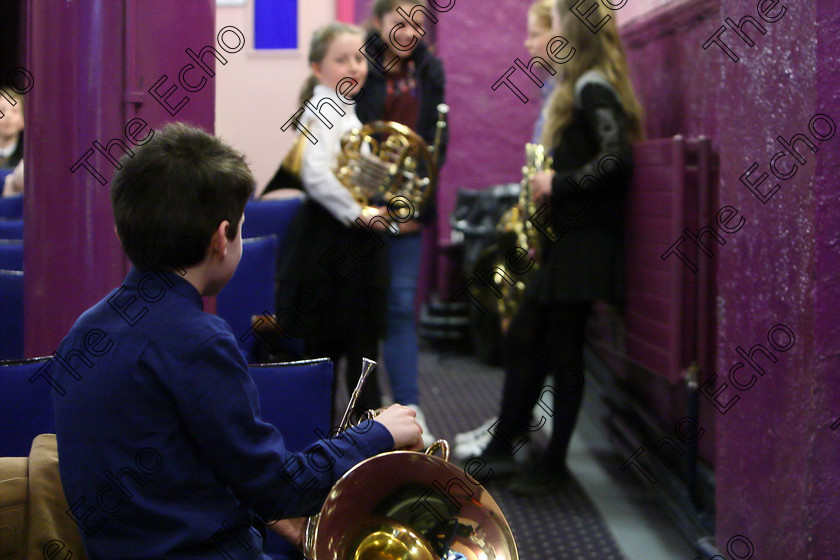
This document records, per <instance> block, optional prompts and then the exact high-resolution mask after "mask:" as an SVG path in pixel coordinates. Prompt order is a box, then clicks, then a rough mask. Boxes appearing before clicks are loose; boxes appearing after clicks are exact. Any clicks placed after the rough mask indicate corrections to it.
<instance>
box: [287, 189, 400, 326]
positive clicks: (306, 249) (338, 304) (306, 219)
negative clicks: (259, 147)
mask: <svg viewBox="0 0 840 560" xmlns="http://www.w3.org/2000/svg"><path fill="white" fill-rule="evenodd" d="M284 245H285V247H283V249H281V251H280V252H279V254H278V258H277V285H276V305H277V314H278V321H279V323H280V324H281V326H282V327H283V328H284V329H285V330H287V331H289V333H290V334H291V335H292V336H293V337H295V338H304V339H308V340H310V341H311V340H318V341H324V340H342V339H346V338H348V337H350V335H352V334H353V333H354V332H355V331H356V330H357V329H367V330H368V331H369V332H371V333H373V334H375V335H376V336H377V337H379V336H381V335H382V334H383V333H384V331H385V317H386V315H385V314H386V310H387V295H388V286H389V277H388V261H387V235H385V234H382V233H379V232H372V231H369V230H366V229H364V228H362V227H359V226H352V227H347V226H345V225H343V224H342V223H341V222H339V221H338V220H336V219H335V218H333V217H332V215H330V214H329V213H328V212H327V211H326V210H325V209H324V208H323V207H322V206H321V205H320V204H318V203H316V202H313V201H307V202H305V203H304V205H303V206H302V207H301V210H300V212H298V215H297V216H296V217H295V220H294V221H293V222H292V225H291V227H290V230H289V233H288V236H287V238H286V242H285V243H284Z"/></svg>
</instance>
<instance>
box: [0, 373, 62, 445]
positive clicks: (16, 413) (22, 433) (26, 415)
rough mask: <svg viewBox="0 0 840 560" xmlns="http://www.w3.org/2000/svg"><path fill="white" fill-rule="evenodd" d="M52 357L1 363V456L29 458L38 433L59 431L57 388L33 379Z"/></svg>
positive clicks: (39, 379)
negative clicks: (54, 396)
mask: <svg viewBox="0 0 840 560" xmlns="http://www.w3.org/2000/svg"><path fill="white" fill-rule="evenodd" d="M48 359H49V358H32V359H29V360H16V361H6V362H0V426H2V427H0V457H27V456H29V450H30V449H31V448H32V440H33V439H35V436H37V435H39V434H54V433H55V415H54V414H53V407H52V395H51V392H52V391H53V389H52V387H51V386H50V385H49V383H47V381H45V380H44V379H43V378H36V379H35V381H34V382H31V383H30V381H29V379H30V378H31V377H32V376H33V375H35V373H36V372H37V371H38V369H39V368H40V367H41V366H42V365H44V363H45V362H46V361H47V360H48Z"/></svg>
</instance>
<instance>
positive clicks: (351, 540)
mask: <svg viewBox="0 0 840 560" xmlns="http://www.w3.org/2000/svg"><path fill="white" fill-rule="evenodd" d="M435 449H443V452H444V456H445V458H440V457H436V456H434V455H432V453H434V450H435ZM448 455H449V446H448V444H447V443H446V442H445V441H442V440H439V441H437V442H435V444H433V445H432V446H431V447H430V448H429V450H428V451H427V452H426V453H418V452H413V451H392V452H389V453H383V454H380V455H377V456H375V457H371V458H369V459H367V460H365V461H362V462H361V463H359V464H357V465H356V466H355V467H353V468H352V469H350V470H349V471H348V472H347V473H345V474H344V476H343V477H341V479H339V481H338V482H337V483H336V484H335V485H334V486H333V488H332V490H331V492H330V494H329V496H327V499H326V500H325V502H324V504H323V506H322V508H321V513H320V514H319V516H318V520H317V523H316V524H315V526H314V528H313V531H314V534H313V535H311V536H312V540H311V541H310V542H311V543H312V549H310V550H306V551H305V552H306V556H307V557H308V558H310V559H311V560H397V559H399V560H518V558H519V554H518V552H517V550H516V543H515V542H514V539H513V533H512V531H511V529H510V526H509V525H508V523H507V520H506V519H505V517H504V515H503V514H502V511H501V509H500V508H499V506H498V505H497V504H496V502H495V500H493V498H492V497H491V496H490V494H489V493H488V492H487V490H485V489H484V487H483V486H481V485H480V484H478V483H477V482H476V481H475V480H473V479H472V478H471V477H469V476H467V475H466V474H465V473H464V471H463V470H462V469H460V468H458V467H457V466H455V465H454V464H452V463H450V462H449V461H448Z"/></svg>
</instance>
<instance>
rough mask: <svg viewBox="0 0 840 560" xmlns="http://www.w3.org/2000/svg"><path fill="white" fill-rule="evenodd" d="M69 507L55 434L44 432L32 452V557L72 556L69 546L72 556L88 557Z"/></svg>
mask: <svg viewBox="0 0 840 560" xmlns="http://www.w3.org/2000/svg"><path fill="white" fill-rule="evenodd" d="M67 509H68V506H67V500H66V499H65V498H64V491H63V490H62V488H61V477H60V476H59V473H58V449H57V447H56V441H55V434H41V435H40V436H38V437H36V438H35V439H34V440H33V441H32V450H31V451H30V452H29V533H28V535H27V539H26V541H27V542H26V546H27V551H28V553H29V558H70V556H68V554H67V551H68V550H69V551H70V552H72V553H73V556H72V558H79V559H85V558H86V556H85V549H84V546H83V545H82V537H81V534H80V533H79V527H78V525H76V523H75V522H74V521H73V519H72V518H71V517H70V516H69V515H67V513H66V512H67Z"/></svg>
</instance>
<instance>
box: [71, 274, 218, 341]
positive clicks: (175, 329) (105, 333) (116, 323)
mask: <svg viewBox="0 0 840 560" xmlns="http://www.w3.org/2000/svg"><path fill="white" fill-rule="evenodd" d="M217 336H221V337H225V338H231V339H233V333H232V332H231V330H230V326H229V325H228V324H227V322H226V321H225V320H224V319H222V318H221V317H218V316H216V315H212V314H210V313H206V312H204V310H203V304H202V299H201V296H200V295H199V294H198V292H197V291H196V290H195V288H193V287H192V285H190V284H189V283H188V282H186V281H185V280H183V279H182V278H179V277H177V276H176V275H170V276H160V275H154V274H153V273H147V274H142V273H140V275H138V274H136V273H134V272H133V273H132V274H129V276H128V277H127V278H126V280H125V281H124V282H123V284H121V285H120V286H118V287H117V288H114V289H113V290H112V291H111V292H110V293H109V294H108V295H107V296H105V297H104V298H103V299H102V300H100V301H99V302H98V303H96V304H95V305H94V306H93V307H91V308H90V309H88V310H87V311H85V312H84V313H83V314H82V315H81V316H80V317H79V318H78V320H77V321H76V323H75V324H74V325H73V327H72V328H71V329H70V332H69V333H68V338H75V339H81V342H83V343H84V341H85V340H88V339H102V340H103V341H106V342H107V341H108V340H110V341H113V342H114V343H117V342H118V341H120V340H123V341H125V340H126V339H133V340H134V341H136V342H142V343H152V344H154V345H155V346H157V347H159V348H161V349H164V350H165V351H166V352H167V353H168V354H170V355H172V356H173V357H186V356H188V355H189V354H191V353H192V352H194V351H195V350H196V348H198V347H200V346H201V345H202V344H204V343H205V342H206V341H207V340H209V339H212V338H214V337H217ZM142 345H145V344H142Z"/></svg>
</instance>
